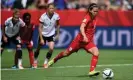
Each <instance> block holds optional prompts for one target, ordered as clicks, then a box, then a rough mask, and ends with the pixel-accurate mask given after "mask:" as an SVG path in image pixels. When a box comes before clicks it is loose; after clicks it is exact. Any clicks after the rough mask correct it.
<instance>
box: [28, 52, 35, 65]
mask: <svg viewBox="0 0 133 80" xmlns="http://www.w3.org/2000/svg"><path fill="white" fill-rule="evenodd" d="M29 59H30V65H31V66H33V63H34V54H33V51H32V50H31V51H29Z"/></svg>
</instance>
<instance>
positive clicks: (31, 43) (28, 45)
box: [21, 40, 33, 48]
mask: <svg viewBox="0 0 133 80" xmlns="http://www.w3.org/2000/svg"><path fill="white" fill-rule="evenodd" d="M21 43H22V45H23V44H26V46H27V47H28V48H32V47H33V41H25V40H21Z"/></svg>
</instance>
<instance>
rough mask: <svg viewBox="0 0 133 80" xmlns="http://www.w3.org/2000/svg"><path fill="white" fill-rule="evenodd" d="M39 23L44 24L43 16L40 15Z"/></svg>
mask: <svg viewBox="0 0 133 80" xmlns="http://www.w3.org/2000/svg"><path fill="white" fill-rule="evenodd" d="M39 21H40V22H42V23H43V22H44V15H41V17H40V19H39Z"/></svg>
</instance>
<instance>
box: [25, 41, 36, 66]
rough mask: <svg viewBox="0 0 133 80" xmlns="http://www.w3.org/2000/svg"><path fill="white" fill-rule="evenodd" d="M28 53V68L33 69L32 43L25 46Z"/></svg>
mask: <svg viewBox="0 0 133 80" xmlns="http://www.w3.org/2000/svg"><path fill="white" fill-rule="evenodd" d="M26 46H27V49H28V52H29V59H30V67H31V68H33V66H34V53H33V42H32V41H31V42H30V43H28V44H26Z"/></svg>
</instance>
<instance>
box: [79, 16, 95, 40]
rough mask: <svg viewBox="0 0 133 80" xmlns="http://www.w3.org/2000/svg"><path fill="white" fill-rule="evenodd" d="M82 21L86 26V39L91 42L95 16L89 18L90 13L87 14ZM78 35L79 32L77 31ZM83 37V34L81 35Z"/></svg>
mask: <svg viewBox="0 0 133 80" xmlns="http://www.w3.org/2000/svg"><path fill="white" fill-rule="evenodd" d="M82 23H85V24H86V27H85V34H86V36H87V38H88V41H89V42H90V41H91V42H93V37H94V33H95V27H96V18H95V19H93V20H92V19H91V17H90V15H89V14H87V15H86V16H85V17H84V19H83V21H82ZM79 35H80V36H82V35H81V33H79ZM82 37H83V36H82Z"/></svg>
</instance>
